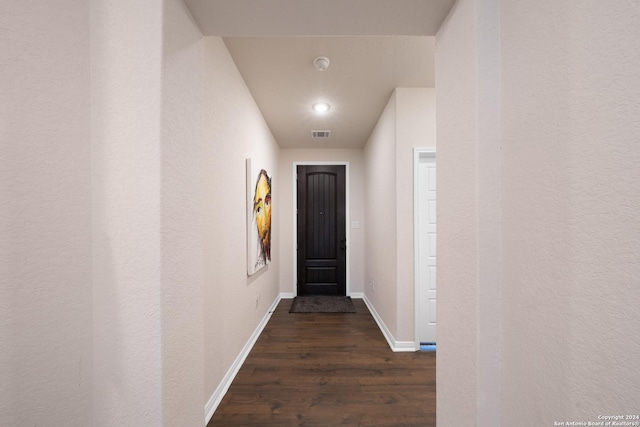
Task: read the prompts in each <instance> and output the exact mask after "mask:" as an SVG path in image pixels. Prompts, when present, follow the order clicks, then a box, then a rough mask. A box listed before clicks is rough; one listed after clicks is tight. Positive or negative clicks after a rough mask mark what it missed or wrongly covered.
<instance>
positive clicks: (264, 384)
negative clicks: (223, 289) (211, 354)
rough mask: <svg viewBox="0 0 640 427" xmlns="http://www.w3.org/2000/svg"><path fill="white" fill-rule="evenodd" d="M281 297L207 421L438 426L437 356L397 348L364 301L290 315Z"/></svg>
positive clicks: (226, 423) (218, 423) (214, 423)
mask: <svg viewBox="0 0 640 427" xmlns="http://www.w3.org/2000/svg"><path fill="white" fill-rule="evenodd" d="M291 301H292V300H290V299H288V300H282V301H281V302H280V304H279V305H278V307H277V308H276V310H275V311H274V313H273V316H272V317H271V319H270V320H269V323H268V324H267V326H266V327H265V329H264V331H263V332H262V334H261V336H260V338H259V339H258V341H257V342H256V344H255V346H254V347H253V349H252V350H251V353H250V354H249V356H247V359H246V361H245V363H244V365H243V366H242V368H241V369H240V371H239V372H238V375H237V376H236V378H235V380H234V381H233V384H232V385H231V387H230V388H229V391H228V392H227V394H226V395H225V397H224V398H223V400H222V402H221V403H220V405H219V406H218V408H217V410H216V412H215V414H214V415H213V418H211V421H210V422H209V424H208V427H212V426H322V427H328V426H345V425H347V426H435V425H436V382H435V378H436V355H435V353H421V352H416V353H394V352H392V351H391V349H390V348H389V345H388V344H387V342H386V341H385V339H384V336H383V335H382V332H380V329H379V328H378V325H377V324H376V322H375V320H374V319H373V317H372V316H371V314H370V313H369V311H368V309H367V307H366V305H365V304H364V302H363V301H362V300H360V299H355V300H354V304H355V306H356V309H357V314H309V313H297V314H290V313H289V307H290V306H291Z"/></svg>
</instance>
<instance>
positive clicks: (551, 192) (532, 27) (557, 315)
mask: <svg viewBox="0 0 640 427" xmlns="http://www.w3.org/2000/svg"><path fill="white" fill-rule="evenodd" d="M577 6H578V5H577V4H575V3H570V2H566V1H561V2H557V1H544V2H537V3H535V4H533V3H527V4H524V3H517V2H516V3H509V2H505V3H504V4H500V2H497V1H494V0H487V1H471V0H469V1H459V2H458V3H457V4H456V6H455V7H454V9H453V11H452V13H451V15H450V16H449V18H448V20H447V21H446V22H445V24H444V25H443V27H442V28H441V29H440V32H439V33H438V37H437V43H436V64H437V66H436V73H437V74H436V86H437V93H438V98H437V99H438V103H437V108H438V120H437V126H438V283H439V284H442V283H443V282H446V283H447V286H446V287H442V286H441V287H439V292H438V303H439V309H438V334H439V335H438V376H437V381H438V408H437V409H438V424H439V425H443V426H449V425H451V426H453V425H460V424H465V425H523V426H539V425H552V424H553V423H554V421H567V420H570V421H585V422H586V421H597V417H598V415H604V414H624V413H628V412H629V411H631V412H633V411H635V409H634V405H637V399H636V398H635V396H638V395H639V394H640V388H639V386H638V384H640V381H639V379H640V371H639V369H638V367H637V366H638V364H637V363H636V361H635V355H637V354H639V352H640V341H639V340H638V338H637V333H636V331H637V330H638V328H639V326H640V316H638V315H637V309H636V307H637V306H638V303H639V302H640V294H639V293H638V292H637V288H636V287H635V286H633V285H632V284H631V283H632V282H633V279H632V278H633V277H637V276H638V274H639V273H640V264H638V262H637V257H633V256H632V255H631V254H635V253H637V252H638V251H639V250H640V243H639V241H638V239H637V233H636V232H635V231H632V230H638V229H640V227H639V225H640V223H639V220H638V216H637V215H636V214H635V213H634V212H635V211H637V209H638V207H639V205H640V196H638V195H639V194H640V191H639V190H640V188H639V187H638V185H639V184H638V183H639V182H640V173H639V172H638V168H637V164H638V161H639V160H640V151H639V150H638V149H637V144H636V142H637V135H638V133H639V131H640V127H639V124H638V121H637V120H636V115H637V111H638V108H639V105H638V104H639V101H638V99H640V98H638V95H640V86H639V85H638V83H637V79H636V78H635V77H634V72H633V71H632V70H635V69H638V66H639V65H640V54H639V53H638V52H639V51H640V50H639V49H638V48H639V47H640V46H638V40H640V37H638V35H639V34H638V31H639V30H638V27H637V25H635V22H636V21H637V19H638V17H639V16H640V9H639V8H638V6H637V5H635V4H631V3H616V4H607V5H601V4H599V3H597V2H589V3H588V4H584V3H582V4H581V5H580V7H577ZM586 46H588V48H586ZM496 106H498V107H499V108H496ZM496 194H498V195H499V196H496ZM496 206H497V207H498V209H496ZM495 218H500V219H501V221H500V222H498V223H497V224H496V222H495ZM496 240H497V241H496ZM489 278H493V279H494V280H489ZM496 283H497V284H498V285H497V288H496ZM495 331H497V334H496V332H495ZM487 341H489V342H490V343H491V344H490V345H487V344H486V342H487ZM594 342H597V346H594ZM490 346H491V347H493V349H491V348H489V347H490ZM532 346H534V347H533V350H532ZM490 358H493V359H494V360H495V361H494V362H490V361H489V359H490ZM491 378H492V379H491ZM495 379H498V383H497V384H496V382H495ZM523 384H524V385H526V386H525V387H523ZM460 396H464V399H462V400H461V399H460ZM496 396H498V397H496Z"/></svg>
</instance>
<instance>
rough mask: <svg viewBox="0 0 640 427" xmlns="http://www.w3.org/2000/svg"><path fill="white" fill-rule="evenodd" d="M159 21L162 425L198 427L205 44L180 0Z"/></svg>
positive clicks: (168, 0)
mask: <svg viewBox="0 0 640 427" xmlns="http://www.w3.org/2000/svg"><path fill="white" fill-rule="evenodd" d="M162 16H163V29H162V31H163V39H162V40H163V43H162V112H161V114H162V116H161V119H162V120H161V131H162V133H161V148H162V152H161V156H162V167H161V176H162V181H161V192H160V200H161V235H162V240H161V244H162V258H161V261H162V270H161V274H162V276H161V289H162V311H161V318H162V385H163V389H162V418H163V422H164V425H166V426H187V425H189V426H197V425H200V424H201V423H202V419H203V414H202V412H203V409H202V390H203V389H204V373H205V369H206V368H205V365H203V358H204V337H203V334H204V330H205V328H204V327H203V307H204V304H203V279H204V268H203V264H204V265H207V264H206V260H205V259H204V257H203V253H204V247H205V241H204V239H203V238H202V235H203V230H204V213H203V209H202V206H203V199H205V196H206V194H205V191H204V187H205V184H204V176H205V173H204V172H205V170H206V168H207V166H208V165H207V163H206V161H205V156H204V155H203V154H204V153H205V152H206V142H205V138H204V121H203V117H204V114H203V112H204V100H205V98H204V91H203V88H204V83H205V67H204V59H205V58H204V40H203V38H202V34H201V33H200V30H199V29H198V27H197V26H195V25H194V23H193V21H192V18H191V15H190V13H189V12H188V11H187V10H186V8H185V6H184V3H183V2H182V1H181V0H165V1H164V2H163V15H162Z"/></svg>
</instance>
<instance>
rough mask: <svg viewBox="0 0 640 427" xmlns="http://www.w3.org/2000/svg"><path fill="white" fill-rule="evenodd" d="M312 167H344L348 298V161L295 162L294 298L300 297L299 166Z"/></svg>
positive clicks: (347, 287) (347, 285)
mask: <svg viewBox="0 0 640 427" xmlns="http://www.w3.org/2000/svg"><path fill="white" fill-rule="evenodd" d="M310 165H311V166H312V165H319V166H327V165H329V166H344V174H345V177H344V178H345V180H344V186H345V189H344V191H345V193H344V198H345V219H344V220H345V224H344V225H345V233H346V234H345V237H346V238H347V254H346V260H345V262H346V263H347V265H346V270H345V274H346V275H347V277H346V278H345V280H346V294H347V296H350V295H351V280H350V276H351V274H350V266H349V264H350V262H349V260H350V258H351V256H350V255H349V254H350V251H351V249H350V248H351V240H350V237H349V224H350V222H349V200H350V199H349V162H348V161H324V162H321V161H301V162H295V161H294V162H293V197H292V200H293V208H292V209H293V210H292V212H293V296H294V297H295V296H298V246H297V245H298V216H297V213H296V209H297V206H298V180H297V179H296V174H297V171H298V166H310Z"/></svg>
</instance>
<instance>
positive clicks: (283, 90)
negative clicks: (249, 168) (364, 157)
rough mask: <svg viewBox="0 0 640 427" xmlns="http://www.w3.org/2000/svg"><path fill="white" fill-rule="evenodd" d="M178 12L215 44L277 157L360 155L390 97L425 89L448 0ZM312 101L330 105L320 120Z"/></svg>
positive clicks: (290, 2) (319, 2) (206, 6)
mask: <svg viewBox="0 0 640 427" xmlns="http://www.w3.org/2000/svg"><path fill="white" fill-rule="evenodd" d="M185 3H186V4H187V7H188V8H189V9H190V11H191V13H192V15H193V17H194V19H195V21H196V22H197V23H198V25H199V26H200V29H201V30H202V32H203V34H204V35H205V36H222V37H223V38H224V42H225V44H226V46H227V48H228V49H229V52H230V53H231V56H232V57H233V60H234V61H235V63H236V65H237V67H238V70H239V71H240V73H241V74H242V77H243V78H244V80H245V82H246V84H247V87H248V88H249V90H250V91H251V94H252V95H253V97H254V98H255V100H256V103H257V104H258V107H259V108H260V110H261V112H262V114H263V115H264V117H265V120H266V122H267V124H268V126H269V128H270V129H271V131H272V133H273V135H274V137H275V138H276V141H277V142H278V144H279V145H280V147H282V148H360V147H363V146H364V144H365V143H366V141H367V139H368V137H369V135H370V134H371V131H372V130H373V127H374V126H375V124H376V122H377V120H378V118H379V117H380V114H381V112H382V110H383V109H384V106H385V105H386V103H387V101H388V100H389V97H390V96H391V93H392V92H393V89H394V88H396V87H433V86H434V63H433V55H434V46H435V39H434V37H433V36H434V35H435V33H436V31H437V29H438V28H439V26H440V24H441V23H442V21H443V20H444V18H445V17H446V15H447V13H448V12H449V10H450V9H451V7H452V6H453V4H454V3H455V0H393V1H391V0H185ZM317 56H327V57H329V59H330V61H331V65H330V66H329V68H328V69H327V70H326V71H322V72H320V71H316V70H315V68H314V66H313V60H314V58H316V57H317ZM318 100H325V101H327V102H329V103H330V104H331V109H330V110H329V112H328V113H327V114H325V115H323V116H318V115H317V114H315V113H314V112H313V111H312V110H311V105H312V104H313V103H314V102H316V101H318ZM312 130H331V137H330V138H329V139H313V138H311V131H312Z"/></svg>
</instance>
